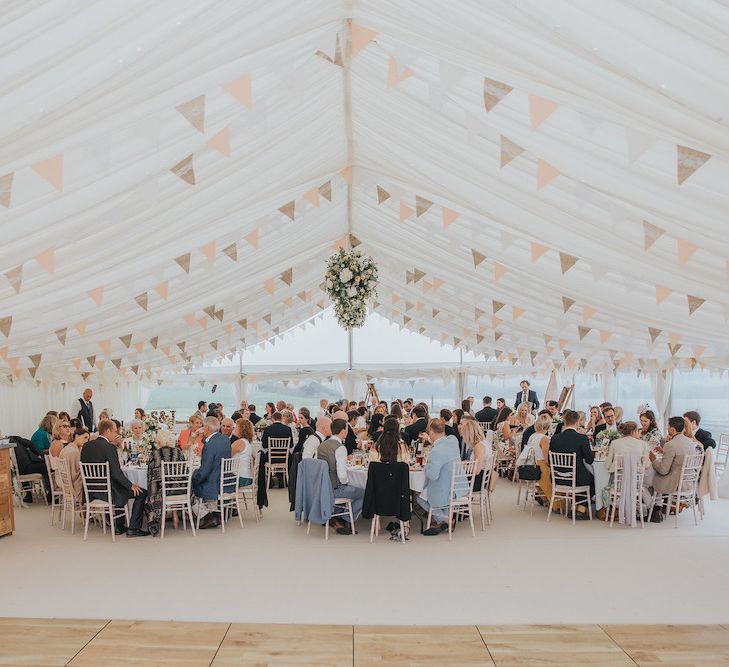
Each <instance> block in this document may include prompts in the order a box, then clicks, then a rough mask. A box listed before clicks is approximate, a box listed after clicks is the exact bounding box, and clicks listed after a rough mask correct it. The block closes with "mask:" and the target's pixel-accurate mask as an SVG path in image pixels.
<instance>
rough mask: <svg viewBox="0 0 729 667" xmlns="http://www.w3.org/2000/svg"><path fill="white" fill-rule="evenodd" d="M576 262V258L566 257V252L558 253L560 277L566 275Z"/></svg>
mask: <svg viewBox="0 0 729 667" xmlns="http://www.w3.org/2000/svg"><path fill="white" fill-rule="evenodd" d="M577 262H578V258H577V257H575V256H574V255H568V254H567V253H566V252H560V253H559V265H560V267H561V268H562V275H564V274H565V273H567V271H569V270H570V269H571V268H572V267H573V266H574V265H575V264H577Z"/></svg>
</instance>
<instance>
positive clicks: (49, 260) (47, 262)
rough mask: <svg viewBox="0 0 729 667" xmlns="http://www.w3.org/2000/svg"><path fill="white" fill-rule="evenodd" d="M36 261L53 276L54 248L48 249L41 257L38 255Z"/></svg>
mask: <svg viewBox="0 0 729 667" xmlns="http://www.w3.org/2000/svg"><path fill="white" fill-rule="evenodd" d="M35 261H36V262H38V264H40V265H41V266H42V267H43V268H44V269H45V270H46V271H48V273H51V274H52V273H53V271H54V265H53V248H48V249H47V250H44V251H43V252H42V253H40V254H39V255H36V256H35Z"/></svg>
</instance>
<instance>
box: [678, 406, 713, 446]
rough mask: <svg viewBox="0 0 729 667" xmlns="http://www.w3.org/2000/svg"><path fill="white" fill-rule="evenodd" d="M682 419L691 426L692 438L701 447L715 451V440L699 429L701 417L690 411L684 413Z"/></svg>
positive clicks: (707, 432)
mask: <svg viewBox="0 0 729 667" xmlns="http://www.w3.org/2000/svg"><path fill="white" fill-rule="evenodd" d="M683 416H684V418H685V419H688V421H689V424H691V432H692V433H693V434H694V438H696V440H698V441H699V442H700V443H701V446H702V447H703V448H704V450H706V449H707V448H709V447H713V448H714V449H716V440H714V438H713V437H712V436H711V433H710V432H709V431H706V430H704V429H703V428H700V427H699V424H700V423H701V415H700V414H699V413H698V412H696V411H695V410H690V411H689V412H685V413H684V415H683Z"/></svg>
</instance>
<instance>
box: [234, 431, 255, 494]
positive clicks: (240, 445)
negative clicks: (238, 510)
mask: <svg viewBox="0 0 729 667" xmlns="http://www.w3.org/2000/svg"><path fill="white" fill-rule="evenodd" d="M235 432H236V435H237V436H238V439H237V440H236V441H235V442H234V443H233V445H232V446H231V448H230V453H231V455H232V456H233V458H234V459H240V466H239V468H238V477H239V480H240V484H239V485H240V486H250V485H251V484H253V464H252V461H253V446H252V445H251V442H252V441H253V438H254V437H255V431H254V429H253V422H251V420H250V419H242V418H241V419H238V420H236V422H235Z"/></svg>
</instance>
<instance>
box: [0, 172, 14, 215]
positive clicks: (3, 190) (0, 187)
mask: <svg viewBox="0 0 729 667" xmlns="http://www.w3.org/2000/svg"><path fill="white" fill-rule="evenodd" d="M14 176H15V174H13V173H12V172H11V173H9V174H4V175H3V176H0V204H2V205H3V206H4V207H5V208H10V197H11V193H12V189H13V177H14Z"/></svg>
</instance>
